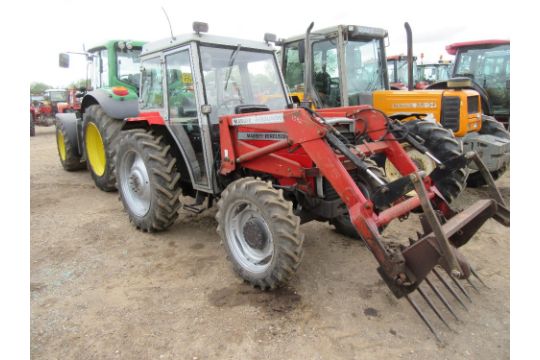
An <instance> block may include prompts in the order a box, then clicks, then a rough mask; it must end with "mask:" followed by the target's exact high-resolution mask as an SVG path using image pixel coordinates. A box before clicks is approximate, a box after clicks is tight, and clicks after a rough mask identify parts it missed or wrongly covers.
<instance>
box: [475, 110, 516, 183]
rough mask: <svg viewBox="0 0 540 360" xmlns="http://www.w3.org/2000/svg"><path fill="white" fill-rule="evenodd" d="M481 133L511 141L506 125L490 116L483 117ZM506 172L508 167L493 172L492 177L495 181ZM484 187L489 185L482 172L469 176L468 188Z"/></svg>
mask: <svg viewBox="0 0 540 360" xmlns="http://www.w3.org/2000/svg"><path fill="white" fill-rule="evenodd" d="M479 133H480V134H486V135H493V136H496V137H499V138H502V139H508V140H510V133H509V132H508V131H507V130H506V129H505V128H504V125H503V124H501V123H500V122H498V121H497V120H495V118H494V117H492V116H489V115H482V128H481V129H480V132H479ZM506 170H507V169H506V167H503V168H502V169H498V170H496V171H492V172H491V176H492V177H493V180H497V179H498V178H500V177H501V176H502V174H504V173H505V172H506ZM484 185H487V183H486V180H484V177H483V176H482V174H481V173H480V171H476V172H474V173H471V174H470V175H469V178H468V179H467V186H469V187H471V188H478V187H482V186H484Z"/></svg>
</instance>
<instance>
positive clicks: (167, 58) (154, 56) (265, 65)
mask: <svg viewBox="0 0 540 360" xmlns="http://www.w3.org/2000/svg"><path fill="white" fill-rule="evenodd" d="M287 105H288V97H287V93H286V90H285V88H284V86H283V82H282V78H281V74H280V72H279V68H278V63H277V59H276V56H275V53H274V50H273V47H272V46H271V45H269V44H265V43H260V42H255V41H253V42H250V41H245V40H242V42H241V43H240V42H239V41H238V40H236V39H232V38H226V37H219V36H213V35H207V34H200V33H194V34H188V35H182V36H177V37H175V38H174V39H173V40H171V39H165V40H162V41H157V42H153V43H149V44H146V45H145V46H144V47H143V50H142V53H141V89H140V100H139V110H140V112H141V113H140V115H139V117H144V116H148V114H153V115H152V116H153V117H154V119H160V120H161V121H163V122H164V124H165V125H166V126H167V128H168V129H169V130H170V132H171V133H172V134H174V137H175V139H176V140H177V141H178V142H179V144H178V145H179V146H178V148H179V149H181V151H182V156H183V158H184V162H185V164H186V168H187V169H185V170H187V173H189V174H186V175H189V176H186V177H185V178H184V180H185V181H189V179H191V181H190V182H191V184H192V185H193V188H194V189H196V190H201V191H203V192H208V193H213V192H214V187H213V183H212V174H213V172H214V170H215V168H214V162H215V154H216V151H219V145H218V143H219V121H220V120H219V119H220V116H223V115H232V114H243V113H249V112H261V111H262V112H265V111H270V110H281V109H285V108H287ZM246 136H248V135H246ZM180 145H181V146H180Z"/></svg>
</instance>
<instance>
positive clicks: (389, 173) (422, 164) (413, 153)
mask: <svg viewBox="0 0 540 360" xmlns="http://www.w3.org/2000/svg"><path fill="white" fill-rule="evenodd" d="M405 151H406V152H407V155H409V157H410V158H411V160H412V161H413V162H414V164H415V165H416V167H417V168H418V170H420V171H423V172H425V173H426V174H427V175H429V174H431V172H432V171H433V170H435V168H436V167H437V166H436V165H435V162H434V161H433V160H431V159H430V158H429V157H427V156H426V155H424V154H422V153H421V152H420V151H418V150H416V149H412V148H410V147H405ZM384 171H385V172H386V177H387V178H388V180H389V181H390V182H392V181H394V180H397V179H399V178H401V177H402V175H401V174H400V172H399V171H398V169H396V167H395V166H394V164H392V162H391V161H388V160H386V163H385V164H384ZM415 194H416V192H415V191H414V190H412V191H410V192H409V193H407V195H409V196H413V195H415Z"/></svg>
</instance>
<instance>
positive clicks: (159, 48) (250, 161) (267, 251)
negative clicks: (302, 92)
mask: <svg viewBox="0 0 540 360" xmlns="http://www.w3.org/2000/svg"><path fill="white" fill-rule="evenodd" d="M194 30H195V33H193V34H187V35H180V36H176V37H173V38H172V39H171V38H167V39H164V40H161V41H156V42H152V43H148V44H146V45H144V47H143V50H142V53H141V64H140V67H141V88H140V102H139V106H140V113H139V114H138V115H137V116H134V117H130V118H127V119H126V120H125V121H124V122H123V123H122V125H121V129H120V131H121V132H122V133H123V136H122V137H121V140H120V143H119V145H118V148H117V150H116V163H115V167H116V179H117V182H118V188H119V193H120V198H121V201H122V203H123V206H124V208H125V210H126V212H127V214H128V216H129V219H130V221H131V222H132V223H133V225H134V226H135V227H136V228H138V229H140V230H142V231H148V232H155V231H162V230H165V229H167V228H168V227H170V226H171V225H172V224H173V223H174V221H175V220H176V219H177V217H178V216H179V214H178V209H179V208H180V207H181V206H183V208H184V209H186V210H190V211H193V212H195V213H198V212H201V211H202V210H204V208H205V206H204V205H203V204H204V203H205V201H206V204H207V205H206V206H208V207H209V206H212V204H214V202H215V200H217V208H218V211H217V215H216V219H217V222H218V226H217V231H218V234H219V236H220V238H221V240H222V242H223V244H224V247H225V250H226V252H227V255H228V258H229V259H230V261H231V262H232V266H233V268H234V270H235V271H236V272H237V273H238V275H239V276H240V277H242V278H243V279H244V280H245V281H247V282H248V283H250V284H251V285H253V286H255V287H257V288H260V289H265V290H268V289H275V288H277V287H279V286H282V285H284V284H286V283H287V281H288V280H289V279H290V278H291V276H292V275H293V274H294V273H295V271H296V270H297V268H298V267H299V266H300V262H301V260H302V258H303V255H304V251H303V247H302V246H303V242H304V235H303V233H302V227H301V224H302V223H305V222H308V221H312V220H317V221H329V220H333V219H338V218H339V219H341V220H340V221H345V220H343V219H347V221H348V222H349V223H350V224H352V226H353V227H354V228H355V229H356V231H357V232H358V233H359V234H360V235H361V237H362V239H363V241H364V242H365V243H366V244H367V247H368V248H369V250H370V251H371V252H372V253H373V256H374V257H375V259H376V261H377V262H378V264H379V267H378V272H379V274H380V276H381V277H382V279H384V281H385V282H386V284H387V285H388V288H389V289H390V291H391V292H392V293H393V294H394V295H395V296H396V297H397V298H406V299H407V300H408V301H409V302H410V304H411V305H412V306H413V307H414V309H415V311H416V312H418V314H419V315H420V316H421V317H422V319H423V320H424V322H425V323H426V324H427V326H428V327H429V328H430V330H431V331H432V332H433V334H435V336H437V332H436V329H435V327H434V326H433V325H432V323H431V322H430V321H429V318H428V317H426V316H425V315H426V314H425V313H424V312H423V311H422V308H425V306H429V307H430V308H432V309H433V311H434V312H435V314H437V315H440V312H439V310H438V309H437V307H436V306H435V305H434V302H433V301H432V300H431V299H430V297H429V296H428V295H429V294H434V295H433V296H435V297H437V298H438V299H439V300H440V301H441V302H442V303H443V304H444V306H445V307H446V308H447V309H449V311H451V312H452V314H454V315H455V316H456V317H457V312H456V311H454V309H453V308H452V304H451V302H452V301H447V300H446V297H445V296H444V295H443V290H442V287H444V288H446V289H447V291H448V293H447V294H450V295H451V296H453V297H455V298H456V299H457V300H459V301H461V298H462V296H463V295H459V294H458V292H463V294H466V293H467V289H466V287H465V286H464V285H462V283H464V282H466V281H470V283H471V284H473V282H472V281H471V280H472V279H471V278H470V277H471V275H472V276H475V274H476V272H475V270H474V268H473V267H472V266H471V264H470V263H469V262H468V261H467V259H466V257H465V256H464V255H463V254H462V253H461V250H460V248H461V247H463V246H464V245H465V244H466V243H467V242H468V241H469V240H470V239H471V238H472V236H473V235H474V234H475V233H476V232H477V231H478V229H479V228H480V227H481V225H482V224H483V223H484V222H485V221H486V220H488V219H490V218H493V219H495V220H496V221H498V222H500V223H502V224H505V225H509V211H508V209H507V207H506V205H505V204H504V200H503V199H502V197H501V196H500V193H499V192H498V190H497V188H496V187H495V186H494V183H493V179H492V178H491V176H490V174H489V172H488V171H487V169H485V168H484V167H481V169H482V173H483V174H484V175H485V176H486V181H487V182H488V183H489V184H490V185H491V187H490V189H491V190H492V198H490V199H484V200H479V201H477V202H476V203H475V204H474V205H472V206H471V207H469V208H467V209H465V210H464V211H461V212H456V211H455V210H453V209H452V208H451V207H450V206H449V204H448V203H447V201H446V200H445V199H444V197H443V196H442V195H441V193H440V191H439V190H438V188H437V186H435V185H434V184H435V183H436V182H437V181H438V180H439V179H440V177H444V176H446V174H448V172H451V171H453V169H456V168H462V167H463V166H467V164H468V163H469V162H471V161H473V162H476V163H478V164H479V166H481V165H482V162H481V160H480V158H479V157H478V156H477V155H476V154H475V153H474V152H469V153H466V154H457V155H456V156H454V157H451V158H448V159H445V160H444V161H442V160H439V159H436V157H435V156H434V155H432V154H430V156H433V157H434V158H435V159H436V162H437V164H438V165H437V167H436V169H435V170H434V171H433V172H431V173H430V174H427V173H425V172H422V171H419V169H418V167H417V166H416V165H415V163H414V162H413V161H412V160H411V158H410V157H409V156H408V154H407V152H406V151H405V150H404V149H403V147H402V146H401V143H403V142H407V143H408V144H409V145H410V146H412V147H414V148H416V149H418V151H421V152H428V153H429V151H427V150H426V149H425V148H424V146H423V145H422V140H423V139H421V138H420V137H419V136H418V135H413V134H412V133H411V132H410V131H409V128H408V127H407V126H405V125H404V124H402V123H401V122H400V121H399V120H396V119H392V118H389V117H387V116H386V115H385V114H384V113H382V112H381V111H379V110H376V109H374V108H372V107H371V106H368V105H350V106H343V107H337V108H328V109H321V110H317V111H314V110H312V109H311V108H309V107H301V106H299V107H297V106H296V105H294V104H292V103H290V101H289V97H288V94H287V89H286V86H285V83H284V82H283V79H282V75H281V73H280V71H279V67H278V61H277V58H276V56H275V52H274V49H273V47H272V45H271V44H270V41H271V40H272V39H274V40H275V37H273V36H269V35H268V36H265V40H266V42H255V41H248V40H241V39H235V38H226V37H219V36H213V35H208V34H206V33H205V32H206V31H207V25H206V24H203V23H195V24H194ZM378 154H382V155H384V156H385V157H386V158H387V159H388V161H390V162H391V163H392V164H393V165H394V166H395V167H396V169H397V170H398V171H399V173H400V175H401V176H400V177H399V178H397V179H396V180H394V181H388V179H386V178H385V176H384V175H383V172H382V171H381V169H380V168H379V167H377V165H376V163H375V162H374V161H373V160H372V158H373V157H374V156H376V155H378ZM412 190H415V193H414V195H408V194H409V193H410V192H411V191H412ZM180 195H184V196H186V197H191V198H193V200H192V202H189V203H188V202H186V203H185V204H181V202H180ZM413 212H417V213H421V219H422V224H423V233H420V234H419V237H418V239H410V240H405V239H401V240H400V241H399V242H396V240H394V241H389V240H387V239H385V238H384V237H383V235H382V232H383V231H384V228H385V226H386V225H387V224H388V223H390V222H391V221H393V220H395V219H400V220H404V219H405V218H406V217H407V216H409V215H411V216H416V215H414V214H413ZM432 273H433V274H434V275H435V278H433V279H431V278H430V277H428V275H430V274H432ZM443 273H447V274H448V275H449V278H448V277H446V276H443ZM439 279H440V280H439ZM476 281H477V280H474V282H476ZM428 289H432V290H428ZM413 293H419V294H420V296H421V297H422V298H424V299H425V304H426V305H425V306H421V305H419V304H418V302H417V301H416V300H415V296H418V295H416V294H413ZM446 296H448V295H446ZM432 306H433V307H432ZM442 319H443V321H445V320H444V318H442ZM445 323H446V322H445Z"/></svg>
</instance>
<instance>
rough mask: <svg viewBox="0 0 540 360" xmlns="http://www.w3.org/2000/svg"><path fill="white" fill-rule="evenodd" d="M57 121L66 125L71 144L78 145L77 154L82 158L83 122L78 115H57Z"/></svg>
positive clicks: (65, 128)
mask: <svg viewBox="0 0 540 360" xmlns="http://www.w3.org/2000/svg"><path fill="white" fill-rule="evenodd" d="M55 118H56V121H57V122H61V123H62V125H64V130H65V131H66V133H67V137H68V139H69V141H70V143H71V144H77V152H78V154H77V155H79V156H82V154H83V150H82V141H80V140H82V133H81V129H82V120H81V119H79V118H77V115H76V113H65V114H62V113H57V114H56V115H55Z"/></svg>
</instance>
